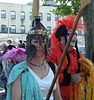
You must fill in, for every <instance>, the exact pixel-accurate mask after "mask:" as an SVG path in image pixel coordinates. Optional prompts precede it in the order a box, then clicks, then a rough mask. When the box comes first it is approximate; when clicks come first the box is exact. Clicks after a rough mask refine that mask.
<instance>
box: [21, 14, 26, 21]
mask: <svg viewBox="0 0 94 100" xmlns="http://www.w3.org/2000/svg"><path fill="white" fill-rule="evenodd" d="M21 19H22V20H24V19H25V12H21Z"/></svg>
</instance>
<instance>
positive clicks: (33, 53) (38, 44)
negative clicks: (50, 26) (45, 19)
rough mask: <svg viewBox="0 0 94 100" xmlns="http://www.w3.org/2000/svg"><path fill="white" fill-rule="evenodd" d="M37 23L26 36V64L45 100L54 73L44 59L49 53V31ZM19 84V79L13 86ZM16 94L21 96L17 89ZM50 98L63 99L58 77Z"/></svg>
mask: <svg viewBox="0 0 94 100" xmlns="http://www.w3.org/2000/svg"><path fill="white" fill-rule="evenodd" d="M35 22H36V23H37V24H38V25H39V23H40V22H38V19H35ZM37 24H36V25H35V26H36V27H35V28H32V29H31V30H30V31H29V33H28V35H27V38H26V43H27V48H26V52H25V53H26V55H27V58H26V64H27V66H28V70H29V72H30V74H31V75H33V77H34V78H35V80H36V81H37V83H38V84H39V86H40V89H41V91H42V93H43V97H44V100H45V99H46V96H47V93H48V91H49V89H50V86H51V84H52V80H53V78H54V73H53V71H52V69H51V68H50V66H49V65H48V63H47V62H46V61H45V60H44V59H43V55H44V54H45V57H46V56H47V53H48V47H47V45H48V35H47V34H48V33H47V31H44V29H43V28H41V29H36V28H37V27H38V26H37ZM55 69H56V68H55ZM18 79H19V78H18ZM15 84H16V85H15ZM17 84H18V85H19V80H18V82H16V83H15V82H14V83H13V86H12V88H15V86H18V85H17ZM19 87H21V86H19ZM19 89H20V88H19ZM13 94H14V93H13ZM15 94H16V95H17V96H18V97H19V94H18V93H17V91H16V92H15ZM14 96H15V95H14ZM15 97H16V96H15ZM15 97H14V98H13V100H19V99H17V98H16V99H15ZM49 100H62V98H61V95H60V91H59V85H58V79H57V81H56V84H55V86H54V89H53V93H52V95H51V97H50V99H49Z"/></svg>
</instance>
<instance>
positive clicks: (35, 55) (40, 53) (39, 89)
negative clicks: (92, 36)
mask: <svg viewBox="0 0 94 100" xmlns="http://www.w3.org/2000/svg"><path fill="white" fill-rule="evenodd" d="M69 18H71V20H75V18H76V17H72V16H68V18H66V19H64V18H63V19H62V20H59V21H58V22H57V24H56V28H55V29H54V32H53V34H52V35H51V38H50V39H49V36H48V32H47V30H46V28H45V27H44V26H43V25H41V23H40V18H39V17H35V19H34V20H33V23H36V24H35V25H33V26H32V28H31V29H30V31H29V32H28V34H27V37H26V46H25V44H24V43H23V42H22V40H20V41H19V43H18V45H17V46H14V45H13V44H12V40H11V39H8V40H7V43H8V44H7V43H2V44H1V45H0V48H1V51H2V52H0V54H1V57H2V56H3V55H5V54H6V52H9V50H13V48H16V49H17V48H24V49H25V51H24V54H25V59H24V61H20V62H17V63H14V64H12V65H13V66H12V67H13V68H12V69H11V70H10V68H9V66H10V65H9V64H10V63H8V66H7V68H6V65H4V64H5V60H1V61H0V70H1V72H2V73H4V74H5V79H6V80H5V81H7V82H6V83H5V85H4V88H5V90H6V94H7V96H6V100H46V96H47V94H48V92H49V89H50V86H51V84H52V81H53V79H54V76H55V73H56V71H57V68H58V65H59V62H60V59H61V56H62V54H63V51H64V48H65V46H66V43H67V41H68V39H69V36H70V33H71V29H72V27H73V23H74V21H71V22H69V23H71V24H69V23H66V22H68V21H66V22H65V20H69ZM69 21H70V20H69ZM68 25H69V26H68ZM80 25H81V24H80ZM70 26H71V27H70ZM82 26H84V25H83V24H82ZM77 28H78V29H81V26H80V27H79V24H78V27H77ZM49 40H50V43H49ZM93 56H94V53H93V54H92V61H93V58H94V57H93ZM79 58H83V57H82V55H81V53H80V52H79V51H78V47H77V34H76V32H75V33H74V36H73V38H72V40H71V43H70V46H69V48H68V52H67V55H66V56H65V59H64V62H63V64H62V67H61V70H60V72H59V76H58V78H57V80H56V82H55V85H54V87H53V90H52V93H51V96H50V98H49V100H77V98H78V97H79V96H78V92H79V89H78V88H79V87H78V85H77V84H79V83H80V82H81V80H82V77H81V76H80V74H79V73H80V72H81V70H80V69H81V65H80V63H78V59H79ZM10 60H11V62H12V63H13V62H14V60H13V59H8V62H9V61H10ZM93 62H94V61H93ZM6 71H7V72H6ZM0 74H1V73H0ZM0 77H1V75H0ZM84 92H85V91H84ZM84 96H85V95H84ZM79 100H80V99H79Z"/></svg>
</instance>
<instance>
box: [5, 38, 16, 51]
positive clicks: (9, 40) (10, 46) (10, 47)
mask: <svg viewBox="0 0 94 100" xmlns="http://www.w3.org/2000/svg"><path fill="white" fill-rule="evenodd" d="M12 42H13V41H12V39H8V40H7V43H8V44H9V45H8V49H9V50H11V49H12V48H16V47H15V46H14V45H12Z"/></svg>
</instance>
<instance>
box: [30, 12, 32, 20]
mask: <svg viewBox="0 0 94 100" xmlns="http://www.w3.org/2000/svg"><path fill="white" fill-rule="evenodd" d="M29 19H30V20H31V19H32V12H30V13H29Z"/></svg>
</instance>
